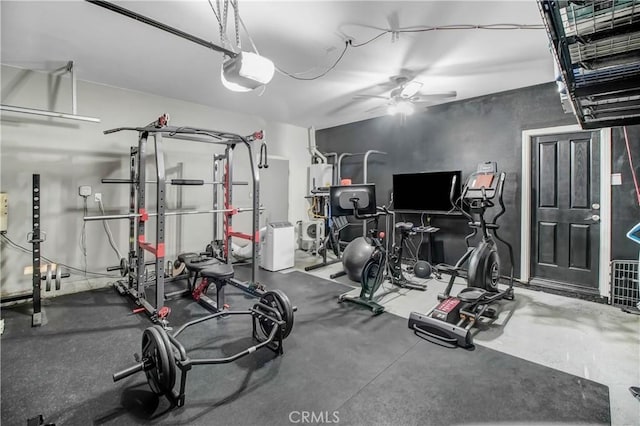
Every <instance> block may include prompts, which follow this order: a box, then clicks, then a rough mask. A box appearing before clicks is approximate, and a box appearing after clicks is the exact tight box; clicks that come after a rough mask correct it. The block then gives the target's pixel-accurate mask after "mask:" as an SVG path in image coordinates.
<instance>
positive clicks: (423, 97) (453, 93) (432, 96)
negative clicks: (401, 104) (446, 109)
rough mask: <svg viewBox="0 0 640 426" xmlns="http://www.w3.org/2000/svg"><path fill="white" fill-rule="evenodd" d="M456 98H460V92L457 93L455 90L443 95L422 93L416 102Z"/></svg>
mask: <svg viewBox="0 0 640 426" xmlns="http://www.w3.org/2000/svg"><path fill="white" fill-rule="evenodd" d="M456 96H458V92H456V91H455V90H452V91H450V92H442V93H421V94H419V95H417V96H416V97H415V98H416V101H421V100H437V99H449V98H455V97H456ZM412 100H413V98H412Z"/></svg>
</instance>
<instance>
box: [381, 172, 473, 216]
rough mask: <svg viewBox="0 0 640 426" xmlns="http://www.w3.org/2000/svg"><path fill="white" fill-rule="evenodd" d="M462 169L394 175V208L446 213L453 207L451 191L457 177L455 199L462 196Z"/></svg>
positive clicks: (397, 209)
mask: <svg viewBox="0 0 640 426" xmlns="http://www.w3.org/2000/svg"><path fill="white" fill-rule="evenodd" d="M461 175H462V174H461V172H460V170H454V171H446V172H428V173H405V174H395V175H393V209H394V210H396V211H408V212H426V213H446V212H449V211H451V209H453V206H452V205H451V201H450V199H449V198H450V197H449V193H450V191H451V182H452V179H453V178H454V177H455V178H456V183H455V188H454V192H453V199H454V200H457V199H458V197H460V188H461V187H462V185H461Z"/></svg>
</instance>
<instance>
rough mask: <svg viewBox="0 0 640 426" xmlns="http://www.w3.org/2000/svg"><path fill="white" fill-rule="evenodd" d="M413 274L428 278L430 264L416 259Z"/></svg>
mask: <svg viewBox="0 0 640 426" xmlns="http://www.w3.org/2000/svg"><path fill="white" fill-rule="evenodd" d="M413 274H414V275H415V276H416V277H418V278H429V277H430V276H431V265H429V262H427V261H426V260H418V261H417V262H416V264H415V265H413Z"/></svg>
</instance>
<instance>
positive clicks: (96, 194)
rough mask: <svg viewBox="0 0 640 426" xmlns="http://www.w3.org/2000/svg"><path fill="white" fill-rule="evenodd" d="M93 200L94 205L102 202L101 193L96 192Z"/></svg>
mask: <svg viewBox="0 0 640 426" xmlns="http://www.w3.org/2000/svg"><path fill="white" fill-rule="evenodd" d="M94 198H95V200H96V203H100V202H102V193H101V192H96V193H95V195H94Z"/></svg>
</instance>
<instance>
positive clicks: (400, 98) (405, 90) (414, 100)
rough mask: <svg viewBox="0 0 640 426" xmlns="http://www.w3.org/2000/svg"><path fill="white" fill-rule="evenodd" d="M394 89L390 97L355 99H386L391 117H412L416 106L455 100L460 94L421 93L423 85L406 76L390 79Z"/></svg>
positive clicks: (379, 106) (370, 96)
mask: <svg viewBox="0 0 640 426" xmlns="http://www.w3.org/2000/svg"><path fill="white" fill-rule="evenodd" d="M390 80H391V81H392V82H393V84H394V88H393V89H391V91H390V92H389V95H388V96H381V95H355V96H354V98H355V99H372V98H373V99H384V100H385V101H387V102H386V103H385V105H386V106H387V112H388V113H389V114H391V115H395V114H402V115H410V114H413V112H414V111H415V105H416V104H420V103H428V104H431V103H434V102H437V101H441V100H445V99H451V98H455V97H456V96H457V95H458V93H457V92H456V91H449V92H442V93H420V89H422V83H421V82H419V81H417V80H413V79H410V78H408V77H405V76H395V77H391V79H390ZM385 105H378V106H376V107H374V108H371V109H369V110H367V111H366V112H371V111H374V110H377V109H379V108H382V107H384V106H385Z"/></svg>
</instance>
